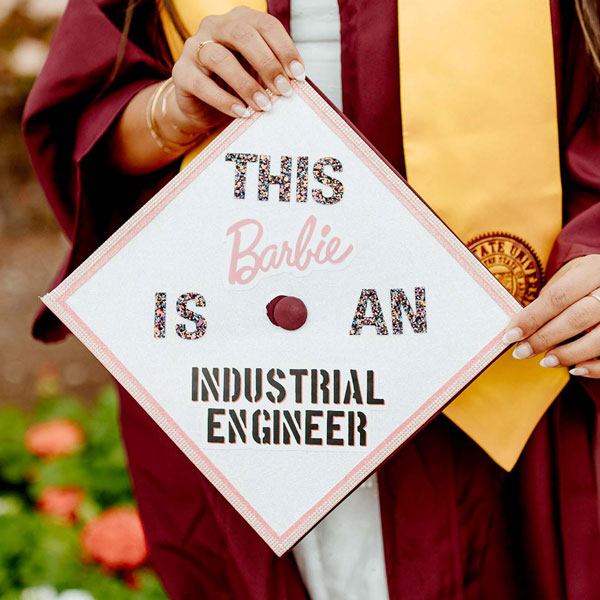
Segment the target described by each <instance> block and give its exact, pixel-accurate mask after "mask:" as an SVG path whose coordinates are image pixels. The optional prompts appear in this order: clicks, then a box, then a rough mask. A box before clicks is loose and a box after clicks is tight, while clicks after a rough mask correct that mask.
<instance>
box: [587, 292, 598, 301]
mask: <svg viewBox="0 0 600 600" xmlns="http://www.w3.org/2000/svg"><path fill="white" fill-rule="evenodd" d="M588 296H589V297H590V298H593V299H594V300H598V302H600V293H598V294H595V293H593V292H592V293H591V294H588Z"/></svg>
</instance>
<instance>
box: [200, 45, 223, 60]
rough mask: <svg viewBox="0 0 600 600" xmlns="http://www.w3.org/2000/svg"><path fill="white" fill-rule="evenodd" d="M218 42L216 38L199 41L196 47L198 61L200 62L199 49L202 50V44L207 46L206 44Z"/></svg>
mask: <svg viewBox="0 0 600 600" xmlns="http://www.w3.org/2000/svg"><path fill="white" fill-rule="evenodd" d="M218 43H219V42H217V41H216V40H206V41H205V42H200V43H199V44H198V48H197V49H196V58H197V60H198V62H200V50H202V48H204V46H208V44H218Z"/></svg>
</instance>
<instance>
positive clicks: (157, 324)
mask: <svg viewBox="0 0 600 600" xmlns="http://www.w3.org/2000/svg"><path fill="white" fill-rule="evenodd" d="M166 316H167V294H165V293H164V292H156V293H155V294H154V337H155V338H164V337H165V335H166V331H165V329H166V328H165V319H166Z"/></svg>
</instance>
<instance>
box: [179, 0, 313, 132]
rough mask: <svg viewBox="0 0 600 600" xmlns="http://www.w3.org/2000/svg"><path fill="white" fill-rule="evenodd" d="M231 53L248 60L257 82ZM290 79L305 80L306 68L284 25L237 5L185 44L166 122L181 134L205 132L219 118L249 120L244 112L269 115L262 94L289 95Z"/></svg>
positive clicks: (204, 25) (209, 20) (211, 20)
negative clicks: (259, 112) (262, 112)
mask: <svg viewBox="0 0 600 600" xmlns="http://www.w3.org/2000/svg"><path fill="white" fill-rule="evenodd" d="M209 40H211V43H208V44H207V43H204V44H202V43H203V42H207V41H209ZM213 42H215V43H213ZM201 44H202V45H201ZM235 53H237V54H238V55H241V57H243V59H245V61H247V63H248V64H249V65H250V67H252V69H253V70H254V71H255V72H256V74H257V76H256V77H254V76H253V75H251V74H250V73H249V72H248V70H247V69H246V68H245V67H244V66H243V65H242V64H241V63H240V60H238V58H237V57H236V54H235ZM215 75H216V76H217V77H218V79H216V80H215V79H214V76H215ZM290 79H298V80H303V79H304V64H303V62H302V59H301V57H300V54H299V52H298V50H297V49H296V46H295V45H294V42H293V41H292V39H291V38H290V36H289V35H288V34H287V32H286V30H285V28H284V27H283V25H282V24H281V23H280V22H279V20H278V19H276V18H275V17H273V16H272V15H269V14H265V13H262V12H258V11H256V10H252V9H250V8H248V7H245V6H240V7H237V8H234V9H233V10H231V11H229V12H228V13H226V14H224V15H218V16H216V15H215V16H209V17H206V18H205V19H204V20H203V21H202V22H201V23H200V27H199V28H198V31H197V32H196V34H195V35H193V36H192V37H190V38H188V39H187V40H186V42H185V44H184V47H183V52H182V55H181V57H180V58H179V60H178V61H177V62H176V63H175V66H174V67H173V82H174V86H175V90H174V93H172V94H169V101H170V103H171V104H172V105H173V106H172V107H171V110H170V111H169V113H170V117H171V119H172V120H173V122H174V124H175V125H176V126H177V127H178V128H180V129H181V130H183V131H190V132H193V131H197V132H201V131H206V130H208V129H209V128H210V127H212V126H214V125H215V124H217V123H218V122H220V121H221V120H223V118H224V117H223V115H228V116H230V117H247V116H249V114H250V111H249V110H248V107H250V108H252V109H253V110H255V111H261V110H262V111H265V110H270V109H271V102H270V100H269V96H268V94H267V93H266V90H267V89H268V90H270V91H271V92H273V93H274V94H277V95H286V96H287V95H290V94H291V93H292V88H291V86H290ZM223 83H224V84H225V85H223ZM225 86H227V87H228V88H230V89H231V90H232V91H229V90H228V89H225Z"/></svg>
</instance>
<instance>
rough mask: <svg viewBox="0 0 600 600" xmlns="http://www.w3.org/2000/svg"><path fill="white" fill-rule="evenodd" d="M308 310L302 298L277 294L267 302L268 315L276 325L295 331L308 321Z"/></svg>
mask: <svg viewBox="0 0 600 600" xmlns="http://www.w3.org/2000/svg"><path fill="white" fill-rule="evenodd" d="M307 315H308V311H307V310H306V305H305V304H304V302H302V300H300V298H296V297H295V296H276V297H275V298H273V300H271V302H269V304H267V316H268V317H269V320H270V321H271V323H273V324H274V325H277V326H278V327H282V328H283V329H288V330H289V331H293V330H294V329H298V328H299V327H302V325H304V323H306V317H307Z"/></svg>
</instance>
